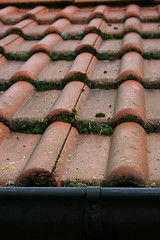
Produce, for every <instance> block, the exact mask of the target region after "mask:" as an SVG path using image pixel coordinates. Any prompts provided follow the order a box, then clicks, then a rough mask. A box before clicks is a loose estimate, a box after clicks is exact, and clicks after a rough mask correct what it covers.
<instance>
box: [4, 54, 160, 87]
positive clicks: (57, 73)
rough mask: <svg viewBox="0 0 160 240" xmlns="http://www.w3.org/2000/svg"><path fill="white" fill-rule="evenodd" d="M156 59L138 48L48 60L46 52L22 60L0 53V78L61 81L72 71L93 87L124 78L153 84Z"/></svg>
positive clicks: (157, 62)
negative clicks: (112, 55) (111, 55)
mask: <svg viewBox="0 0 160 240" xmlns="http://www.w3.org/2000/svg"><path fill="white" fill-rule="evenodd" d="M159 63H160V60H150V61H149V60H144V59H143V58H142V56H141V55H140V54H139V53H137V52H128V53H126V54H124V56H123V57H122V58H121V59H118V60H115V61H108V60H104V61H99V60H98V59H97V58H96V57H95V56H93V55H92V54H90V53H81V54H79V55H78V56H77V57H76V58H75V60H74V61H63V60H62V61H50V58H49V56H48V55H47V54H45V53H35V54H33V55H32V56H31V57H30V58H29V59H28V60H27V61H26V62H25V63H24V62H22V61H8V60H7V59H6V58H5V57H3V56H1V58H0V82H1V84H3V83H9V82H11V81H14V80H17V79H20V80H22V79H24V78H25V79H26V80H27V79H28V80H31V81H32V82H33V83H35V84H36V83H40V82H53V83H56V84H58V85H60V84H62V83H63V82H65V81H66V80H67V79H68V80H69V79H70V78H71V77H74V76H75V74H81V75H80V76H81V81H88V84H89V85H91V86H92V87H96V86H98V87H100V86H101V87H104V86H105V85H106V86H107V85H108V86H109V85H111V84H112V85H113V86H114V85H115V84H117V83H118V82H119V81H122V80H124V79H137V80H139V81H141V82H143V83H144V84H145V83H146V85H152V84H158V82H159V76H160V74H159V67H158V66H159ZM83 77H84V78H85V77H87V78H88V80H86V78H85V80H84V79H83Z"/></svg>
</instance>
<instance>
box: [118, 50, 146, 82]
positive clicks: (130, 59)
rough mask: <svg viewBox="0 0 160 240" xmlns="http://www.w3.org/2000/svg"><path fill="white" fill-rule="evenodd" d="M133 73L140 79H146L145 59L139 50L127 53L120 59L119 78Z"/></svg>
mask: <svg viewBox="0 0 160 240" xmlns="http://www.w3.org/2000/svg"><path fill="white" fill-rule="evenodd" d="M129 75H133V76H135V77H136V78H138V79H144V60H143V58H142V56H141V55H140V54H139V53H137V52H128V53H126V54H125V55H124V56H123V57H122V59H121V61H120V69H119V76H118V78H119V79H123V78H126V77H128V76H129Z"/></svg>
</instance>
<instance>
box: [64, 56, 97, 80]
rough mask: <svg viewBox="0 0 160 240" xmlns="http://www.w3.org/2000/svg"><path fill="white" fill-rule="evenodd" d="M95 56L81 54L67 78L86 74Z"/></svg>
mask: <svg viewBox="0 0 160 240" xmlns="http://www.w3.org/2000/svg"><path fill="white" fill-rule="evenodd" d="M92 58H93V55H92V54H90V53H81V54H79V55H78V56H77V57H76V59H75V60H74V62H73V64H72V66H71V68H70V69H69V71H68V73H67V75H66V76H65V78H69V77H71V76H73V75H74V74H75V73H82V74H86V73H87V71H88V67H89V65H90V63H91V60H92Z"/></svg>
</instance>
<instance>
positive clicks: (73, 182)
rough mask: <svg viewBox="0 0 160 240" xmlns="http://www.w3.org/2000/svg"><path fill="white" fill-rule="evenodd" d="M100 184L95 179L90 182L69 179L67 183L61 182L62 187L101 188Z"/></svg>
mask: <svg viewBox="0 0 160 240" xmlns="http://www.w3.org/2000/svg"><path fill="white" fill-rule="evenodd" d="M101 184H102V182H101V181H99V180H97V179H96V178H94V179H92V180H87V179H84V180H80V179H70V180H68V181H62V182H61V186H62V187H87V186H101Z"/></svg>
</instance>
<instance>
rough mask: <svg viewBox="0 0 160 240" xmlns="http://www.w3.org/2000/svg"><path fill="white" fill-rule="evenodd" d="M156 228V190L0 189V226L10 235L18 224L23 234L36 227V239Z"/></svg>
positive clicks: (159, 192) (159, 195)
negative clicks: (46, 233) (46, 235)
mask: <svg viewBox="0 0 160 240" xmlns="http://www.w3.org/2000/svg"><path fill="white" fill-rule="evenodd" d="M159 224H160V189H159V188H107V187H92V186H91V187H86V188H75V187H73V188H69V187H57V188H50V187H48V188H46V187H38V188H36V187H25V188H23V187H20V188H16V187H4V188H1V189H0V228H1V229H3V230H4V229H10V230H11V231H10V233H11V234H13V232H14V230H16V229H17V226H18V229H21V231H24V232H26V229H30V230H36V229H37V230H38V231H39V233H40V235H41V236H42V235H43V232H49V231H51V232H52V233H54V237H56V238H57V236H60V235H61V234H62V235H63V236H65V239H72V238H71V235H73V237H76V239H83V240H84V239H93V237H95V236H96V237H97V236H101V235H102V234H103V235H104V234H106V233H108V232H115V230H116V231H117V232H118V231H119V232H125V231H129V232H130V231H131V232H134V231H142V230H144V229H145V232H149V231H151V230H153V231H155V230H157V229H158V228H159ZM8 233H9V232H8ZM41 233H42V234H41ZM11 236H12V235H11ZM67 236H68V238H67ZM39 239H41V238H39ZM42 239H44V237H43V238H42ZM58 239H62V238H58Z"/></svg>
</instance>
